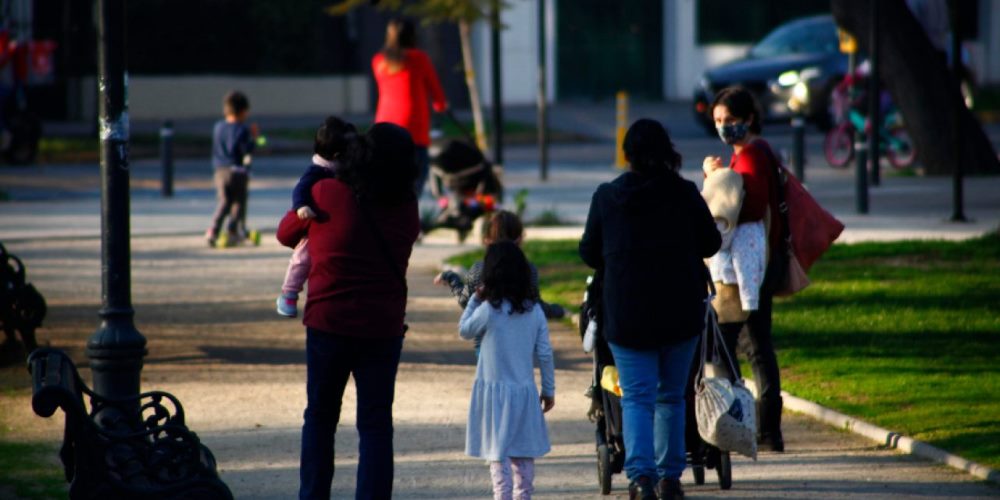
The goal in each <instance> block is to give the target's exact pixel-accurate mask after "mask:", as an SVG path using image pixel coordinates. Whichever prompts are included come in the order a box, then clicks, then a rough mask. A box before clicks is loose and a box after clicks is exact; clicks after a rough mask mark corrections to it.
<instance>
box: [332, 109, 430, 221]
mask: <svg viewBox="0 0 1000 500" xmlns="http://www.w3.org/2000/svg"><path fill="white" fill-rule="evenodd" d="M345 159H346V161H345V162H344V163H343V165H341V167H340V170H338V171H337V176H338V177H339V178H340V179H341V180H343V181H344V182H345V183H346V184H347V185H348V186H350V187H351V189H352V190H353V191H354V195H355V196H357V197H358V198H359V199H363V200H368V199H370V200H373V201H375V202H378V203H384V204H393V203H400V202H403V201H407V200H410V199H412V198H413V197H414V196H415V194H414V193H413V183H414V181H416V179H417V162H416V150H415V149H414V146H413V139H411V138H410V133H409V132H407V131H406V129H404V128H403V127H400V126H399V125H394V124H392V123H376V124H375V125H372V127H371V128H370V129H368V132H367V133H366V134H365V135H364V136H363V137H360V138H359V139H358V140H357V141H354V142H353V143H351V144H349V145H348V149H347V155H346V158H345Z"/></svg>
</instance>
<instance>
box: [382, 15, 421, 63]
mask: <svg viewBox="0 0 1000 500" xmlns="http://www.w3.org/2000/svg"><path fill="white" fill-rule="evenodd" d="M416 46H417V28H416V26H414V24H413V21H411V20H409V19H403V18H400V17H394V18H392V19H390V20H389V24H387V25H386V27H385V45H384V46H382V54H383V55H384V56H385V58H386V59H388V60H389V62H390V63H393V64H403V59H404V56H405V55H406V49H412V48H416Z"/></svg>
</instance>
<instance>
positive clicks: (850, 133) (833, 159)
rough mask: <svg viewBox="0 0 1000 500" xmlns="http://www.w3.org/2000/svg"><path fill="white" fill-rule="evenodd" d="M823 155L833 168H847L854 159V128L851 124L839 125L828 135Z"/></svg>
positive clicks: (824, 143)
mask: <svg viewBox="0 0 1000 500" xmlns="http://www.w3.org/2000/svg"><path fill="white" fill-rule="evenodd" d="M823 155H824V156H826V162H827V163H829V164H830V166H831V167H833V168H846V167H847V164H848V163H850V162H851V159H852V158H854V127H853V126H851V124H850V122H844V123H841V124H840V125H837V126H836V127H835V128H834V129H832V130H830V131H829V132H827V133H826V138H825V139H824V140H823Z"/></svg>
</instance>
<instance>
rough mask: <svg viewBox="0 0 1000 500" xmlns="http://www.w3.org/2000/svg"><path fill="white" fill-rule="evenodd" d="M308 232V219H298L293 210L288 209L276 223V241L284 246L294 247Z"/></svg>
mask: <svg viewBox="0 0 1000 500" xmlns="http://www.w3.org/2000/svg"><path fill="white" fill-rule="evenodd" d="M308 232H309V219H299V216H298V215H297V214H296V213H295V210H289V211H288V213H286V214H285V216H284V217H283V218H282V219H281V222H280V223H278V233H277V237H278V242H279V243H281V244H282V245H285V246H286V247H289V248H295V245H298V244H299V240H301V239H302V238H303V237H305V236H306V234H308Z"/></svg>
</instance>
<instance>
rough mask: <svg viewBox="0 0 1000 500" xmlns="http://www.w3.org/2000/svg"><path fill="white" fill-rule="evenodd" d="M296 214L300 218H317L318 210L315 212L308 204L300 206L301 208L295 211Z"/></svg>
mask: <svg viewBox="0 0 1000 500" xmlns="http://www.w3.org/2000/svg"><path fill="white" fill-rule="evenodd" d="M295 214H296V215H298V216H299V219H300V220H302V219H315V218H316V212H313V211H312V209H311V208H309V206H308V205H303V206H301V207H299V209H298V210H296V211H295Z"/></svg>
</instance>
